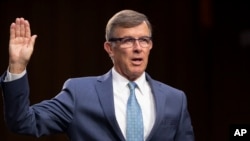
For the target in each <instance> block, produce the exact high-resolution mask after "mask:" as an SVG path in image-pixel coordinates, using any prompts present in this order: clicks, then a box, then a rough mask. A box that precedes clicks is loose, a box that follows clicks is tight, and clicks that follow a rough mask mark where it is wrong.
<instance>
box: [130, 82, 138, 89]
mask: <svg viewBox="0 0 250 141" xmlns="http://www.w3.org/2000/svg"><path fill="white" fill-rule="evenodd" d="M128 87H129V89H130V90H134V89H135V88H136V87H137V84H136V83H135V82H129V83H128Z"/></svg>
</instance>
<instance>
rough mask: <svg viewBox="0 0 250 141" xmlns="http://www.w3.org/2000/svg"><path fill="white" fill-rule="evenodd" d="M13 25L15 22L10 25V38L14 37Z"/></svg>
mask: <svg viewBox="0 0 250 141" xmlns="http://www.w3.org/2000/svg"><path fill="white" fill-rule="evenodd" d="M15 26H16V24H15V23H12V24H11V25H10V40H12V39H15V38H16V32H15Z"/></svg>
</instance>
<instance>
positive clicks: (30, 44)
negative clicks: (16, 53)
mask: <svg viewBox="0 0 250 141" xmlns="http://www.w3.org/2000/svg"><path fill="white" fill-rule="evenodd" d="M36 38H37V35H33V36H32V37H31V39H30V42H29V46H33V47H34V44H35V42H36Z"/></svg>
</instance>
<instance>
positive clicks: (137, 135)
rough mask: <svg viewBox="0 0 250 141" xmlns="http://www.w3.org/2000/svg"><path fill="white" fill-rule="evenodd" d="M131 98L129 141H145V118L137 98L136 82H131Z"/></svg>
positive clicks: (128, 123)
mask: <svg viewBox="0 0 250 141" xmlns="http://www.w3.org/2000/svg"><path fill="white" fill-rule="evenodd" d="M128 86H129V89H130V96H129V99H128V103H127V128H126V137H127V141H144V139H143V138H144V136H143V132H144V131H143V118H142V112H141V108H140V105H139V103H138V102H137V99H136V97H135V87H137V85H136V83H135V82H129V84H128Z"/></svg>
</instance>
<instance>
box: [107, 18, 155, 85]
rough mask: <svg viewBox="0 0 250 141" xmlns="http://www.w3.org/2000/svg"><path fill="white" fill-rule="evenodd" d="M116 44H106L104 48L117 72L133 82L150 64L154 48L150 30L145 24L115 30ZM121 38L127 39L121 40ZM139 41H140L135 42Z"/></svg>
mask: <svg viewBox="0 0 250 141" xmlns="http://www.w3.org/2000/svg"><path fill="white" fill-rule="evenodd" d="M113 36H114V38H120V40H116V41H115V42H105V44H104V47H105V50H106V51H107V52H108V54H109V56H110V57H111V58H112V60H113V63H114V68H115V70H116V71H117V72H118V73H120V74H121V75H122V76H124V77H126V78H127V79H129V80H131V81H133V80H135V79H137V78H138V77H140V76H141V75H142V73H143V72H144V71H145V69H146V67H147V64H148V57H149V53H150V50H151V48H152V41H151V38H149V37H150V36H151V33H150V30H149V28H148V26H147V24H146V23H145V22H143V23H142V24H140V25H138V26H135V27H132V28H122V27H118V28H116V29H115V31H114V34H113ZM121 38H126V39H123V40H121ZM134 39H139V40H134Z"/></svg>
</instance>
